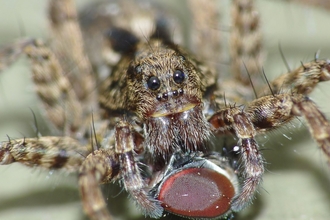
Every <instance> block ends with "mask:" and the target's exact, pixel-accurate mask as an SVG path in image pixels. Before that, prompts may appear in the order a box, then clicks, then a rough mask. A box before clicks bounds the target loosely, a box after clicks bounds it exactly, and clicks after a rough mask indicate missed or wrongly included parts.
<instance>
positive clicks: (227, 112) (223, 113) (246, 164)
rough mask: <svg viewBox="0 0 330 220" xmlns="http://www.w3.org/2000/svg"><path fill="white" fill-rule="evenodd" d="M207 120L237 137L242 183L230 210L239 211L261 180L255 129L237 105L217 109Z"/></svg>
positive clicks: (260, 162)
mask: <svg viewBox="0 0 330 220" xmlns="http://www.w3.org/2000/svg"><path fill="white" fill-rule="evenodd" d="M209 122H210V123H211V124H212V125H213V127H214V128H215V129H217V130H218V131H220V132H226V131H229V132H232V133H234V134H235V135H236V136H237V137H238V139H239V140H238V145H239V146H240V155H241V157H240V159H241V162H242V163H243V168H242V169H243V170H242V171H243V172H242V173H243V174H242V176H243V185H242V188H241V190H240V193H239V194H238V195H237V196H236V197H235V198H234V199H233V201H232V210H234V211H239V210H241V209H243V208H245V207H246V206H247V205H249V204H250V202H251V200H252V199H253V195H254V192H255V191H256V189H257V188H258V186H259V184H260V183H261V181H262V175H263V173H264V165H263V158H262V155H261V154H260V153H259V147H258V144H257V142H256V141H255V139H254V137H255V135H256V129H255V128H254V125H253V123H252V122H251V120H250V119H249V116H248V115H247V114H246V113H245V112H243V111H242V110H241V109H239V108H237V107H232V108H227V109H223V110H220V111H218V112H217V113H215V114H214V115H213V116H212V117H211V118H210V119H209Z"/></svg>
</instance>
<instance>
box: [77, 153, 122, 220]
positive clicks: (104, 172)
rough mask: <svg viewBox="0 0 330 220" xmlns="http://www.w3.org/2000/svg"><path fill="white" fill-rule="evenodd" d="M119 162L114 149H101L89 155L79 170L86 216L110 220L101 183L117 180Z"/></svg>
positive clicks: (97, 219) (96, 219)
mask: <svg viewBox="0 0 330 220" xmlns="http://www.w3.org/2000/svg"><path fill="white" fill-rule="evenodd" d="M118 174H119V160H118V157H117V156H116V155H115V154H114V151H113V149H107V150H105V149H100V150H96V151H94V152H93V153H91V154H89V155H88V156H87V158H86V160H85V161H84V162H83V163H82V166H81V168H80V170H79V187H80V194H81V197H82V203H83V207H84V211H85V212H86V214H87V215H88V216H89V217H90V218H91V219H95V220H110V219H112V218H111V217H110V213H109V211H108V209H107V204H106V202H105V200H104V198H103V195H102V191H101V189H100V186H99V184H100V183H106V182H110V181H112V180H115V179H116V178H117V176H118Z"/></svg>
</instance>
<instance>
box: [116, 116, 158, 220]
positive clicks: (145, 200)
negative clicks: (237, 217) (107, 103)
mask: <svg viewBox="0 0 330 220" xmlns="http://www.w3.org/2000/svg"><path fill="white" fill-rule="evenodd" d="M134 149H135V143H134V132H133V128H131V126H130V125H129V124H128V123H127V122H125V121H120V122H119V123H118V124H117V126H116V147H115V152H116V154H117V155H119V162H120V169H121V177H122V179H123V180H122V181H123V183H124V186H125V189H126V191H127V192H128V193H129V194H130V195H131V196H132V199H133V200H134V201H135V202H136V203H137V204H138V205H139V207H140V208H141V209H142V211H143V212H144V213H145V215H149V216H150V217H154V218H158V217H160V216H161V215H162V213H163V208H162V207H161V206H160V204H159V202H158V201H157V200H155V199H153V198H152V197H151V196H150V195H148V191H147V185H146V182H145V181H144V180H143V178H142V176H141V173H140V170H139V167H138V164H137V162H136V161H135V157H134Z"/></svg>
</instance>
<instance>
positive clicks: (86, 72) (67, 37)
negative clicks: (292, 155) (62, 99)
mask: <svg viewBox="0 0 330 220" xmlns="http://www.w3.org/2000/svg"><path fill="white" fill-rule="evenodd" d="M49 18H50V27H51V33H52V34H51V36H52V39H51V40H52V41H51V46H52V49H53V51H54V54H55V55H56V57H57V58H58V60H59V62H60V64H61V66H62V68H63V70H64V72H65V73H67V77H68V80H69V81H70V84H71V86H72V88H73V90H74V92H75V94H76V95H77V98H78V100H79V101H80V103H82V105H83V106H86V107H87V106H88V107H90V106H91V105H92V107H93V108H94V110H96V109H97V102H96V100H97V99H96V89H95V88H96V85H95V82H96V80H94V75H93V70H92V66H91V63H90V61H89V58H88V57H87V56H86V54H85V51H84V43H83V37H82V33H81V30H80V27H79V22H78V15H77V11H76V5H75V1H74V0H51V1H50V3H49ZM87 110H90V109H88V108H87Z"/></svg>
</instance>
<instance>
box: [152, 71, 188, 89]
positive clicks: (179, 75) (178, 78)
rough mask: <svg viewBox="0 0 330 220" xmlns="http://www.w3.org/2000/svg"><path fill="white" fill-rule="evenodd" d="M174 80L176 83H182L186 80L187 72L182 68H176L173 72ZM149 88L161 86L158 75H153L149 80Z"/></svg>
mask: <svg viewBox="0 0 330 220" xmlns="http://www.w3.org/2000/svg"><path fill="white" fill-rule="evenodd" d="M173 80H174V82H175V83H176V84H182V83H183V81H184V80H185V74H184V72H183V71H182V70H175V71H174V72H173ZM147 85H148V88H149V89H151V90H157V89H159V87H160V80H159V78H158V77H157V76H151V77H150V78H149V79H148V81H147Z"/></svg>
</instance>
